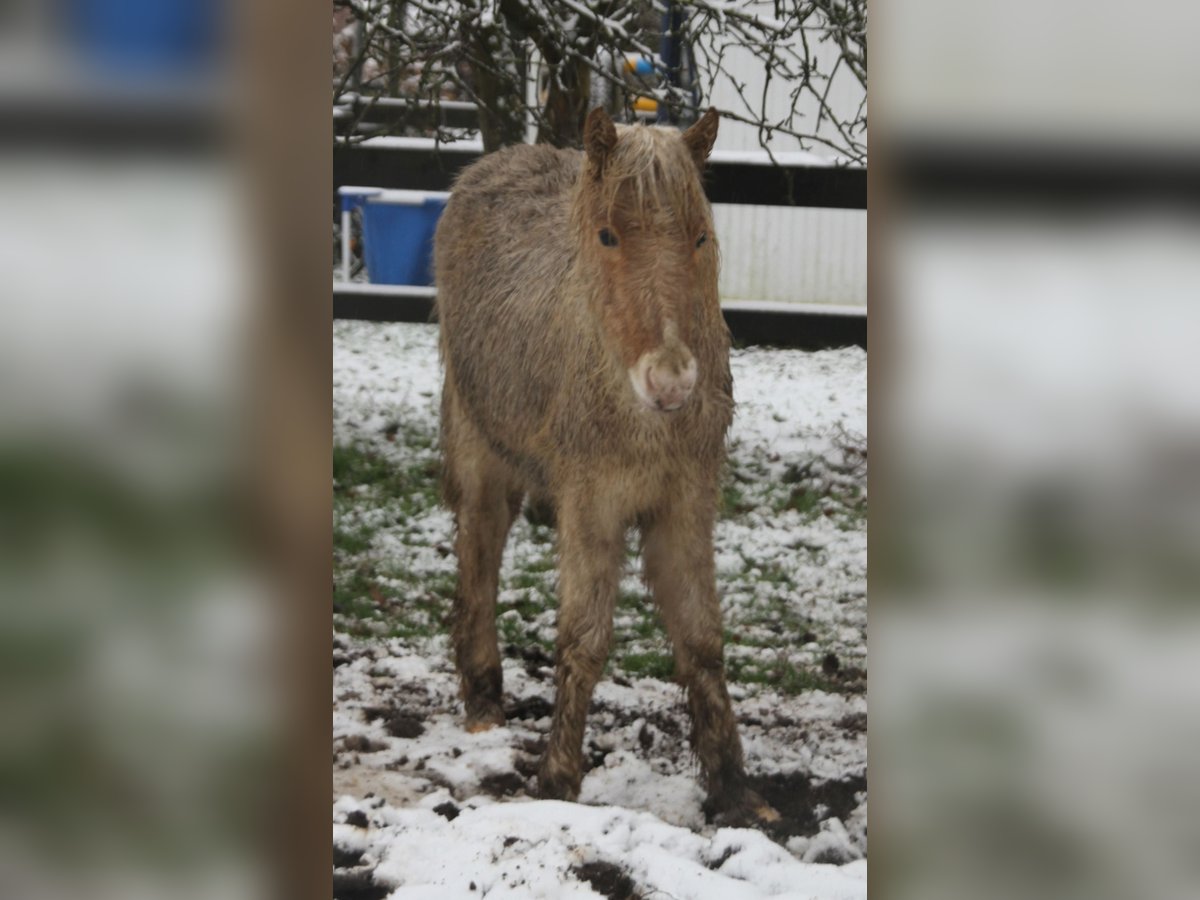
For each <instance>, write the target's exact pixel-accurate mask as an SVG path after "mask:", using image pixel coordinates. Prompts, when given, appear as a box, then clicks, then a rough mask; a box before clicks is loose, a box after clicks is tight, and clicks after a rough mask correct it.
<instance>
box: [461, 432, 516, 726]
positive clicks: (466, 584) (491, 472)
mask: <svg viewBox="0 0 1200 900" xmlns="http://www.w3.org/2000/svg"><path fill="white" fill-rule="evenodd" d="M443 440H444V442H445V443H446V450H447V452H446V466H445V496H446V501H447V504H448V505H449V506H450V508H451V510H452V511H453V513H454V519H455V525H456V534H455V541H454V550H455V553H456V555H457V557H458V588H457V590H456V592H455V597H454V611H453V620H454V626H453V629H452V635H451V637H452V641H453V645H454V656H455V663H456V665H457V667H458V674H459V679H460V685H461V692H462V698H463V704H464V706H465V709H466V727H467V730H468V731H483V730H485V729H487V728H491V727H492V726H494V725H503V724H504V707H503V704H502V675H501V669H500V648H499V643H498V640H497V637H496V596H497V591H498V588H499V580H500V561H501V557H502V555H503V552H504V545H505V542H506V541H507V539H508V532H509V529H510V528H511V526H512V522H513V519H514V518H515V517H516V515H517V513H518V512H519V511H520V509H521V502H522V500H523V498H524V491H523V490H522V488H521V486H520V483H519V481H518V480H517V478H516V477H515V476H514V474H513V473H512V471H511V470H510V469H509V467H508V466H507V465H506V464H505V463H504V462H503V461H502V460H500V459H499V458H498V457H497V456H496V455H495V454H494V453H492V451H491V450H489V449H488V448H487V446H486V445H485V443H484V442H483V440H482V438H481V437H480V436H479V435H478V434H477V433H476V432H475V429H474V427H473V426H471V425H470V423H469V422H466V421H465V420H462V419H458V420H457V421H455V422H453V423H452V424H450V425H449V427H447V428H446V429H445V431H444V433H443Z"/></svg>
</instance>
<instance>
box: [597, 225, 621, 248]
mask: <svg viewBox="0 0 1200 900" xmlns="http://www.w3.org/2000/svg"><path fill="white" fill-rule="evenodd" d="M600 243H602V244H603V245H604V246H605V247H615V246H617V236H616V235H615V234H613V233H612V232H611V231H609V230H608V229H607V228H601V229H600Z"/></svg>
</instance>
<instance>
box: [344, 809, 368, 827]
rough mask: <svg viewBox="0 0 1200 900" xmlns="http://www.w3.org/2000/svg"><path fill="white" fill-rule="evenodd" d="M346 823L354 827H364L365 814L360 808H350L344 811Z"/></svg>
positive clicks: (365, 822) (365, 823)
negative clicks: (346, 811) (348, 810)
mask: <svg viewBox="0 0 1200 900" xmlns="http://www.w3.org/2000/svg"><path fill="white" fill-rule="evenodd" d="M346 824H347V825H353V826H354V827H355V828H366V827H367V824H368V823H367V814H366V813H365V812H363V811H362V810H361V809H355V810H351V811H350V812H348V813H346Z"/></svg>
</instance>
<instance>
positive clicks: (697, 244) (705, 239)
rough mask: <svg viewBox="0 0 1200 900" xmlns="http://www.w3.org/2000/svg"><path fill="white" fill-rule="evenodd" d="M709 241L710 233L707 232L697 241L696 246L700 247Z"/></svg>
mask: <svg viewBox="0 0 1200 900" xmlns="http://www.w3.org/2000/svg"><path fill="white" fill-rule="evenodd" d="M707 240H708V232H705V233H704V234H702V235H700V238H699V239H698V240H697V241H696V246H697V247H699V246H700V245H701V244H703V243H704V242H705V241H707Z"/></svg>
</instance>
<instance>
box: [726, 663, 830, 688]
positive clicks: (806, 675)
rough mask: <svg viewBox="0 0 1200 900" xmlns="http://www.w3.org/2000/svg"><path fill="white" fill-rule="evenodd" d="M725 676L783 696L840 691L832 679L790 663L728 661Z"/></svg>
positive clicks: (730, 679) (735, 681) (736, 682)
mask: <svg viewBox="0 0 1200 900" xmlns="http://www.w3.org/2000/svg"><path fill="white" fill-rule="evenodd" d="M725 674H726V677H727V678H728V679H729V681H731V682H733V683H735V684H761V685H764V686H767V687H771V688H774V689H775V690H777V691H779V692H780V693H782V694H802V693H804V692H805V691H811V690H821V691H829V692H831V693H832V692H836V691H838V690H839V688H838V686H837V685H836V684H835V683H833V682H831V681H830V680H829V679H827V678H824V677H822V676H821V675H818V674H817V673H815V672H810V671H809V670H807V669H803V668H800V667H799V666H796V665H794V664H793V663H791V662H789V661H787V660H777V659H769V660H756V659H746V658H734V659H727V660H726V662H725Z"/></svg>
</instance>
